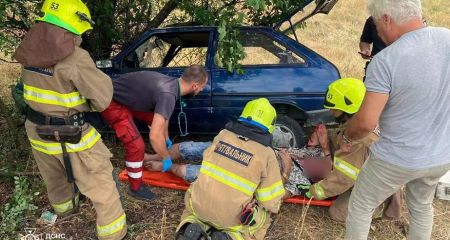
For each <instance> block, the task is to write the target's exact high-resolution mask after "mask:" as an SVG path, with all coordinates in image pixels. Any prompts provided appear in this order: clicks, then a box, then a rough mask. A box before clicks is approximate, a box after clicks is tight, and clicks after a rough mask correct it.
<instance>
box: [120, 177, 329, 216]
mask: <svg viewBox="0 0 450 240" xmlns="http://www.w3.org/2000/svg"><path fill="white" fill-rule="evenodd" d="M119 179H120V180H121V181H123V182H127V181H128V174H127V170H123V171H122V172H121V173H120V174H119ZM142 181H143V182H144V183H145V184H147V185H151V186H155V187H162V188H169V189H176V190H182V191H186V190H187V189H188V188H189V185H190V184H189V183H188V182H186V181H184V180H183V179H181V178H179V177H177V176H175V175H173V174H172V173H168V172H167V173H163V172H150V171H145V170H144V171H143V172H142ZM309 201H310V199H307V198H304V197H302V196H294V197H291V198H288V199H286V200H285V202H287V203H293V204H300V205H306V204H308V202H309ZM332 202H333V201H332V199H331V200H330V199H325V200H311V203H310V204H311V205H315V206H322V207H329V206H331V204H332Z"/></svg>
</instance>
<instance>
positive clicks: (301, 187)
mask: <svg viewBox="0 0 450 240" xmlns="http://www.w3.org/2000/svg"><path fill="white" fill-rule="evenodd" d="M296 187H297V189H298V191H299V192H300V195H301V196H304V197H306V198H311V196H312V194H311V192H310V191H309V188H310V187H311V185H305V184H297V186H296Z"/></svg>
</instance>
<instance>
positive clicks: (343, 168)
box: [334, 157, 359, 181]
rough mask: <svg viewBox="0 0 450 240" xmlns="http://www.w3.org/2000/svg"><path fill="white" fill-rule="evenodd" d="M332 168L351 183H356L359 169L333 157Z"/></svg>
mask: <svg viewBox="0 0 450 240" xmlns="http://www.w3.org/2000/svg"><path fill="white" fill-rule="evenodd" d="M334 167H335V168H336V169H337V170H339V171H340V172H341V173H343V174H345V175H346V176H347V177H349V178H351V179H352V180H353V181H356V178H357V177H358V174H359V169H358V168H357V167H355V166H353V165H351V164H350V163H348V162H346V161H344V160H343V159H341V158H338V157H334Z"/></svg>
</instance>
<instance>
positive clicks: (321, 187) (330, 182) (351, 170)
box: [298, 78, 402, 222]
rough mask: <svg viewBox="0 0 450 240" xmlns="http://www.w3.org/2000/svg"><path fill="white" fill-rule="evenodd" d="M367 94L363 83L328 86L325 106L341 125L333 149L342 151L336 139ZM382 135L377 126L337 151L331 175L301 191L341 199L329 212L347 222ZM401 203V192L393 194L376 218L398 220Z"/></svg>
mask: <svg viewBox="0 0 450 240" xmlns="http://www.w3.org/2000/svg"><path fill="white" fill-rule="evenodd" d="M365 93H366V87H365V86H364V83H363V82H362V81H361V80H358V79H354V78H343V79H338V80H336V81H334V82H333V83H331V84H330V85H329V87H328V91H327V93H326V96H325V105H324V107H325V108H328V109H330V111H331V113H332V114H333V115H334V116H335V117H336V121H337V122H338V123H340V126H339V128H338V131H337V132H336V134H334V135H332V136H330V140H331V145H332V147H331V149H339V146H338V145H339V143H338V142H337V140H336V139H337V134H342V133H343V132H344V131H345V128H346V127H347V124H348V121H349V120H350V119H351V117H352V116H353V114H355V113H356V112H358V110H359V108H360V106H361V104H362V101H363V99H364V95H365ZM379 135H380V130H379V129H378V127H377V128H376V129H374V130H373V132H372V133H371V134H369V135H368V136H367V137H365V138H363V139H361V140H358V141H353V142H352V147H351V149H350V151H349V152H342V151H340V150H338V151H336V152H334V154H333V156H334V157H333V165H334V167H333V170H332V172H331V173H330V174H329V175H328V176H327V177H326V178H325V179H323V180H321V181H319V182H317V183H315V184H313V185H311V186H298V188H299V189H302V190H303V191H304V192H305V196H306V197H308V198H314V199H317V200H322V199H326V198H329V197H334V196H338V197H337V199H336V201H334V202H333V205H332V206H331V207H330V209H329V213H330V216H331V218H333V219H334V220H336V221H340V222H345V219H346V217H347V206H348V202H349V198H350V193H351V189H352V187H353V184H354V183H355V180H356V178H357V177H358V173H359V171H360V169H361V167H362V166H363V164H364V162H365V161H366V159H367V157H368V155H369V147H370V145H371V144H372V143H373V142H374V141H376V140H378V138H379ZM401 200H402V199H401V193H400V192H398V193H396V194H394V195H393V196H392V197H391V198H390V199H388V200H387V202H385V204H383V205H382V206H381V207H380V208H379V209H377V211H375V213H374V216H375V217H380V216H385V217H387V218H399V217H400V214H401Z"/></svg>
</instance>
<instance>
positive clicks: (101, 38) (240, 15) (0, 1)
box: [0, 0, 304, 71]
mask: <svg viewBox="0 0 450 240" xmlns="http://www.w3.org/2000/svg"><path fill="white" fill-rule="evenodd" d="M86 2H87V5H88V7H89V8H90V10H91V13H92V17H93V19H94V21H96V25H95V26H94V30H93V31H91V32H90V33H88V34H86V35H85V36H84V41H83V47H84V48H86V49H87V50H88V51H89V52H90V53H91V55H92V56H93V58H94V59H105V58H109V57H110V55H111V54H113V53H114V52H117V50H118V49H120V48H122V47H123V46H125V45H127V44H129V43H130V41H132V40H133V39H134V38H135V37H136V36H138V35H139V34H141V33H142V32H143V31H145V30H146V29H148V28H154V27H159V26H161V25H162V24H164V25H168V24H175V23H184V22H186V21H187V20H189V19H190V20H191V22H195V23H198V24H201V25H208V26H218V31H219V48H218V56H219V59H218V63H219V64H220V65H222V66H224V67H226V68H227V69H228V70H229V71H232V70H235V69H239V68H240V65H239V60H241V59H243V58H244V57H245V55H244V51H243V48H242V46H241V45H240V44H239V42H238V41H237V39H238V35H239V31H238V30H237V29H236V27H238V26H241V25H243V24H250V25H273V24H274V23H276V22H278V21H280V20H282V19H284V18H286V16H288V15H290V14H292V13H293V12H294V11H296V10H298V8H299V6H302V5H303V2H304V0H224V1H219V0H194V1H192V0H181V1H177V0H164V1H155V0H153V1H148V0H87V1H86ZM40 4H41V1H38V0H29V1H25V0H0V11H1V12H2V15H1V16H0V51H1V52H3V53H6V55H10V54H11V53H12V52H13V50H14V49H15V47H17V43H19V42H20V39H21V37H22V36H23V35H24V33H25V32H26V30H27V29H29V27H30V24H31V23H32V21H33V19H35V18H36V16H37V15H38V10H39V7H40ZM175 9H177V10H180V11H176V12H175V13H173V10H175Z"/></svg>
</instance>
